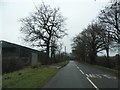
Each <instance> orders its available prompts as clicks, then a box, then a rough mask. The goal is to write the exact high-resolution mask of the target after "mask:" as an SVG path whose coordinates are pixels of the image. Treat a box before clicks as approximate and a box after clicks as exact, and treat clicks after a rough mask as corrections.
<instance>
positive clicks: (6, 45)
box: [0, 40, 40, 52]
mask: <svg viewBox="0 0 120 90" xmlns="http://www.w3.org/2000/svg"><path fill="white" fill-rule="evenodd" d="M13 45H14V46H18V47H23V48H27V49H29V50H33V51H37V52H40V51H39V50H35V49H32V48H29V47H26V46H22V45H18V44H15V43H11V42H8V41H4V40H0V46H2V47H11V46H13Z"/></svg>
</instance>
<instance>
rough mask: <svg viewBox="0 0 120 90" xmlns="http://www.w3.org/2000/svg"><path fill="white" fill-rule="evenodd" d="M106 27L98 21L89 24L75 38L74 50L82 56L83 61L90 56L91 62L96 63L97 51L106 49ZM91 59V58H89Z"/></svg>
mask: <svg viewBox="0 0 120 90" xmlns="http://www.w3.org/2000/svg"><path fill="white" fill-rule="evenodd" d="M103 34H104V29H103V28H102V27H101V26H99V25H98V24H97V23H95V24H91V25H89V26H88V27H87V28H86V29H85V30H83V31H82V32H81V33H80V34H79V35H78V36H77V37H75V38H74V40H73V45H72V46H73V51H74V52H75V54H76V55H77V56H78V55H79V56H80V57H82V59H83V61H86V60H87V59H88V57H89V58H90V63H93V64H95V63H96V56H97V53H98V52H100V51H102V50H104V42H103V39H102V38H103V36H102V35H103ZM88 61H89V60H88Z"/></svg>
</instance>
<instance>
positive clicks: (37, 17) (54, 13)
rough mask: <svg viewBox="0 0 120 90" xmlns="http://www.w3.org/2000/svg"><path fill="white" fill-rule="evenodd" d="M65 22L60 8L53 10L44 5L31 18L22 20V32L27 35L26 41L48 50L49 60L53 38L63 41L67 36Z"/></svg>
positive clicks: (37, 8)
mask: <svg viewBox="0 0 120 90" xmlns="http://www.w3.org/2000/svg"><path fill="white" fill-rule="evenodd" d="M65 20H66V19H65V18H64V17H63V16H62V15H61V13H60V9H59V8H51V7H50V6H49V5H45V4H44V3H43V4H41V5H40V7H36V11H35V12H34V13H32V14H31V15H30V16H29V17H26V18H23V19H21V22H22V26H21V31H22V32H23V33H24V34H25V41H28V42H31V45H33V46H38V47H44V48H46V49H45V50H46V53H47V59H48V60H49V57H50V54H49V53H50V45H51V40H52V38H53V37H55V38H57V39H61V38H63V37H64V36H65V35H66V29H65ZM48 60H47V61H48ZM47 61H46V62H47Z"/></svg>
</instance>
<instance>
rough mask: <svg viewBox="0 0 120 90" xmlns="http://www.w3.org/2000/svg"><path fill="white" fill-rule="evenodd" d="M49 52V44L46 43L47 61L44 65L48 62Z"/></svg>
mask: <svg viewBox="0 0 120 90" xmlns="http://www.w3.org/2000/svg"><path fill="white" fill-rule="evenodd" d="M49 50H50V47H49V43H47V50H46V51H47V60H46V64H48V62H49Z"/></svg>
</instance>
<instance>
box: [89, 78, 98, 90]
mask: <svg viewBox="0 0 120 90" xmlns="http://www.w3.org/2000/svg"><path fill="white" fill-rule="evenodd" d="M87 80H88V81H89V82H90V83H91V84H92V85H93V86H94V88H96V90H99V88H98V87H97V86H96V85H95V84H94V83H93V82H92V81H91V80H90V79H89V78H88V77H87Z"/></svg>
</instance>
